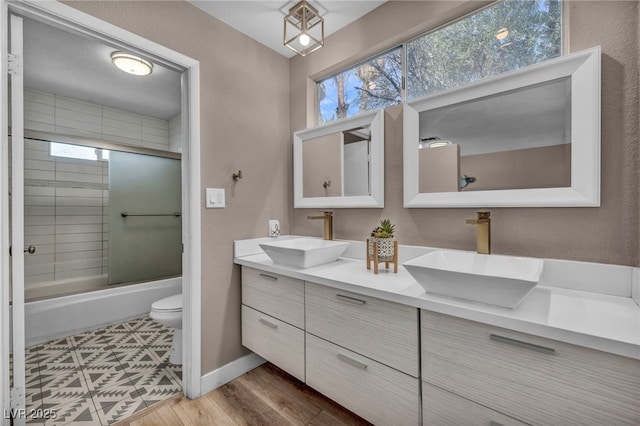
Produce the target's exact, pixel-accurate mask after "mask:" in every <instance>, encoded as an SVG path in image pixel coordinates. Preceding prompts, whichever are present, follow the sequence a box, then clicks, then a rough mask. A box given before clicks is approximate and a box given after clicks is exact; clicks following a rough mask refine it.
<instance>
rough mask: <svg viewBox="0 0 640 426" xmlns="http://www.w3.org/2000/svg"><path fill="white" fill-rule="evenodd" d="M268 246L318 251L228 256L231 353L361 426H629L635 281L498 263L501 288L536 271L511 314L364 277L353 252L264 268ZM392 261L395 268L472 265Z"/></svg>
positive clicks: (637, 341)
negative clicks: (244, 353) (236, 310)
mask: <svg viewBox="0 0 640 426" xmlns="http://www.w3.org/2000/svg"><path fill="white" fill-rule="evenodd" d="M295 239H298V240H299V241H298V242H295V243H294V242H293V241H292V240H295ZM274 242H277V244H271V245H275V246H279V245H284V246H288V247H293V248H292V249H291V253H293V252H296V251H298V253H297V255H298V256H304V255H305V253H303V252H304V251H305V250H304V247H312V246H313V247H314V248H315V247H321V246H322V243H321V242H322V240H317V243H315V244H316V245H313V244H314V243H313V239H311V238H309V237H295V236H285V237H280V238H277V239H273V238H262V239H252V240H242V241H236V242H235V248H234V250H235V263H236V264H238V265H241V266H242V341H243V344H244V346H246V347H247V348H249V349H251V350H252V351H254V352H255V353H257V354H259V355H260V356H262V357H263V358H265V359H266V360H268V361H270V362H271V363H273V364H275V365H277V366H278V367H280V368H282V369H283V370H285V371H287V372H289V373H290V374H291V375H292V376H294V377H296V378H298V379H299V380H301V381H303V382H305V383H306V384H307V385H309V386H310V387H312V388H314V389H316V390H318V391H319V392H321V393H323V394H324V395H326V396H328V397H329V398H331V399H333V400H334V401H336V402H338V403H339V404H341V405H342V406H344V407H346V408H348V409H349V410H352V411H353V412H355V413H356V414H358V415H360V416H361V417H363V418H365V419H366V420H368V421H370V422H372V423H374V424H380V425H388V424H397V425H417V424H424V425H432V424H433V425H439V424H447V425H448V424H486V425H492V426H498V425H521V424H555V425H559V424H562V425H569V424H580V425H590V424H592V425H601V424H630V425H632V424H639V423H640V405H639V404H638V401H640V307H639V306H638V304H637V303H636V301H634V300H633V299H632V297H631V296H632V287H633V286H636V291H637V290H638V288H637V287H640V270H638V268H631V267H623V266H614V265H602V264H593V263H583V262H571V261H559V260H549V259H546V260H541V259H522V258H515V257H508V256H500V258H501V259H498V262H503V263H504V265H499V266H498V267H497V268H498V272H499V273H501V274H502V273H503V272H505V271H507V267H508V266H513V267H515V268H516V269H520V268H522V267H523V266H522V265H520V266H518V265H517V262H523V261H525V262H526V261H531V262H533V263H531V264H526V265H524V267H527V268H530V267H531V266H532V265H534V267H535V265H536V264H537V262H541V263H543V264H544V265H543V266H544V268H543V269H542V270H541V271H540V272H541V274H540V276H539V283H537V285H536V286H535V287H534V288H533V289H532V290H525V291H526V293H527V294H525V296H524V299H523V300H522V301H521V302H520V303H519V304H518V305H517V306H516V307H515V308H514V309H511V308H506V307H498V306H492V305H490V304H487V301H486V300H485V301H484V302H485V303H477V302H472V301H467V300H462V299H459V298H452V297H449V296H443V295H437V294H433V293H428V292H426V291H425V288H424V287H423V286H422V285H421V284H419V283H418V282H417V281H416V278H414V277H413V276H412V275H411V274H410V273H409V272H408V271H407V268H405V267H404V266H402V267H400V268H399V271H398V273H397V274H395V273H392V272H384V271H385V270H383V272H381V273H380V274H378V275H375V274H373V273H372V272H371V271H368V270H367V269H366V265H365V248H364V244H363V243H361V242H341V243H343V244H346V247H345V248H344V253H343V254H342V256H341V257H339V258H338V259H337V260H335V261H329V262H328V263H324V264H319V265H317V266H312V267H306V268H301V267H297V266H291V265H287V264H284V263H280V262H274V261H273V260H272V259H271V257H269V256H268V255H267V254H266V253H265V251H264V250H263V249H262V248H261V246H260V245H261V244H265V243H266V244H267V245H266V246H265V247H266V248H267V249H269V248H270V247H269V243H274ZM311 251H316V250H311ZM284 253H285V255H286V253H287V252H286V250H285V252H284ZM400 253H401V254H402V256H403V257H402V258H401V263H404V264H407V265H408V266H409V265H411V264H413V265H414V266H415V264H418V265H420V264H423V263H424V262H425V261H424V259H425V258H427V259H429V258H430V257H434V256H436V257H439V256H443V255H444V256H447V255H449V257H448V258H447V260H450V259H455V258H456V256H467V258H464V262H462V263H461V265H468V264H469V262H468V260H469V257H468V256H479V255H475V253H470V252H463V251H448V250H446V251H445V250H436V249H433V248H428V247H412V246H402V247H401V250H400ZM492 256H493V255H489V256H484V257H485V258H491V257H492ZM299 260H300V259H299ZM430 261H432V260H430ZM509 261H511V262H512V263H511V264H509ZM514 265H515V266H514ZM431 266H433V265H431ZM410 267H411V266H410ZM492 267H493V268H496V267H495V266H492ZM450 269H452V271H451V272H456V271H455V269H456V266H455V264H453V266H452V267H451V268H450ZM483 270H484V271H486V270H487V269H486V267H485V268H484V269H483ZM465 273H467V274H470V273H471V274H473V271H466V272H465ZM480 274H482V273H480ZM503 275H504V274H503ZM478 278H479V279H482V277H481V276H478ZM447 279H450V280H452V281H451V282H459V281H460V280H458V279H456V278H455V275H453V276H451V277H445V280H447ZM472 281H473V280H472ZM489 281H490V280H489ZM423 284H424V283H423ZM511 284H513V283H508V284H507V285H511ZM479 285H483V284H482V283H480V284H479ZM476 293H483V291H476ZM470 294H471V293H470ZM636 296H637V295H636ZM463 297H466V296H464V295H463ZM636 298H637V297H636ZM489 303H490V302H489Z"/></svg>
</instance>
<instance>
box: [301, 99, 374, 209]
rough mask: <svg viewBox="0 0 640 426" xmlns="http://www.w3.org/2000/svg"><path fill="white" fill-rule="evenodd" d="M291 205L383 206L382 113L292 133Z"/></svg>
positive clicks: (328, 206)
mask: <svg viewBox="0 0 640 426" xmlns="http://www.w3.org/2000/svg"><path fill="white" fill-rule="evenodd" d="M293 159H294V161H293V176H294V177H293V187H294V207H295V208H342V207H344V208H349V207H384V112H383V111H382V110H379V111H374V112H370V113H366V114H361V115H358V116H356V117H353V118H348V119H344V120H340V121H338V122H335V123H329V124H325V125H322V126H318V127H314V128H312V129H306V130H302V131H299V132H296V133H295V134H294V135H293Z"/></svg>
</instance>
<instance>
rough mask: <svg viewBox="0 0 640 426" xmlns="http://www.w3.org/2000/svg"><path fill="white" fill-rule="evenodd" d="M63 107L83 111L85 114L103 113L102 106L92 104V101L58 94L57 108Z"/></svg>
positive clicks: (99, 114)
mask: <svg viewBox="0 0 640 426" xmlns="http://www.w3.org/2000/svg"><path fill="white" fill-rule="evenodd" d="M58 108H63V109H68V110H72V111H78V112H83V113H85V114H93V115H97V116H101V115H102V106H101V105H96V104H92V103H90V102H84V101H79V100H77V99H72V98H67V97H65V96H60V95H56V109H58Z"/></svg>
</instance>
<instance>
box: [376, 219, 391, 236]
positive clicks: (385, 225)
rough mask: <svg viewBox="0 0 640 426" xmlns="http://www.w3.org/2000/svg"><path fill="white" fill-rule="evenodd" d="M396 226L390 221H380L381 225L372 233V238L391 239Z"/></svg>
mask: <svg viewBox="0 0 640 426" xmlns="http://www.w3.org/2000/svg"><path fill="white" fill-rule="evenodd" d="M395 228H396V226H395V225H393V224H392V223H391V221H390V220H389V219H383V220H381V221H380V225H378V226H376V227H375V228H374V229H373V231H371V236H372V237H376V238H391V237H393V232H394V231H395Z"/></svg>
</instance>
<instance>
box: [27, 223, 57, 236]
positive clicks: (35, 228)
mask: <svg viewBox="0 0 640 426" xmlns="http://www.w3.org/2000/svg"><path fill="white" fill-rule="evenodd" d="M53 233H54V226H52V225H27V226H25V227H24V235H25V238H26V237H27V236H31V235H51V234H53Z"/></svg>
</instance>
